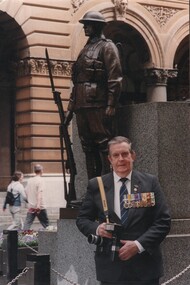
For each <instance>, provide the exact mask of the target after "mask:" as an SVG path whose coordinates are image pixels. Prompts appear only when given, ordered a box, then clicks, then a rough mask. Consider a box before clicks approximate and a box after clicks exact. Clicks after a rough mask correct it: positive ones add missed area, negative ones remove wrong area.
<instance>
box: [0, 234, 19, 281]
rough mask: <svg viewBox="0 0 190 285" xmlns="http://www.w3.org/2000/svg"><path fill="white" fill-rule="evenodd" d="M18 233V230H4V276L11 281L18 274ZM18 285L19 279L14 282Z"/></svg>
mask: <svg viewBox="0 0 190 285" xmlns="http://www.w3.org/2000/svg"><path fill="white" fill-rule="evenodd" d="M17 256H18V234H17V231H9V230H4V231H3V278H4V280H5V279H6V280H7V281H11V280H12V279H14V278H15V277H16V276H17V274H18V269H17V266H18V263H17ZM14 285H17V281H15V282H14Z"/></svg>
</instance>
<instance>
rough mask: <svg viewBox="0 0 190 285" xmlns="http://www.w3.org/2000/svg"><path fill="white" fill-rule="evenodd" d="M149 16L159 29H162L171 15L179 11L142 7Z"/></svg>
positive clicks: (158, 7) (148, 6)
mask: <svg viewBox="0 0 190 285" xmlns="http://www.w3.org/2000/svg"><path fill="white" fill-rule="evenodd" d="M143 7H145V8H146V9H147V10H148V11H149V12H150V14H151V15H152V16H153V17H154V18H155V19H156V21H157V23H158V24H159V25H160V27H163V26H164V25H165V24H166V23H167V22H168V21H169V19H170V18H171V17H173V15H175V14H176V13H177V12H179V11H181V10H180V9H176V8H167V7H160V6H151V5H143Z"/></svg>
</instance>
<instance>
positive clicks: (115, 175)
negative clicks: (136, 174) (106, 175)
mask: <svg viewBox="0 0 190 285" xmlns="http://www.w3.org/2000/svg"><path fill="white" fill-rule="evenodd" d="M131 175H132V171H131V172H130V173H129V174H128V175H127V176H126V178H127V179H128V180H129V181H131ZM113 177H114V181H116V182H119V180H120V179H121V177H120V176H118V175H117V174H116V173H115V172H114V171H113Z"/></svg>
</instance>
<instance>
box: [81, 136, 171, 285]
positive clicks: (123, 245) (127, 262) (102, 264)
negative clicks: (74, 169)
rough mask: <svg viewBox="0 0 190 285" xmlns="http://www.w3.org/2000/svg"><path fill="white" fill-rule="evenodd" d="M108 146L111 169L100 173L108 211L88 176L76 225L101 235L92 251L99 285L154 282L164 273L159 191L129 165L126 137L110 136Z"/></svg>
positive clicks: (164, 225)
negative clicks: (85, 191)
mask: <svg viewBox="0 0 190 285" xmlns="http://www.w3.org/2000/svg"><path fill="white" fill-rule="evenodd" d="M108 149H109V161H110V163H111V166H112V168H113V171H112V172H110V173H108V174H105V175H103V176H102V181H103V185H104V190H105V196H106V201H107V208H108V210H107V213H106V211H105V203H103V204H102V200H101V195H100V189H99V184H98V181H97V178H93V179H91V180H90V181H89V184H88V188H87V193H86V197H85V198H84V201H83V204H82V206H81V208H80V211H79V215H78V217H77V220H76V225H77V227H78V229H79V230H80V231H81V232H82V233H83V234H84V235H85V236H87V237H88V239H89V237H91V239H89V240H91V241H92V237H93V239H94V238H96V240H97V238H99V237H100V238H101V242H100V243H99V242H98V245H97V247H96V252H95V263H96V274H97V280H99V281H100V282H101V285H106V284H110V285H119V284H123V285H132V284H133V285H158V284H159V279H160V277H161V276H162V275H163V262H162V254H161V250H160V243H161V242H162V241H163V240H164V239H165V237H166V235H167V234H168V233H169V230H170V223H171V219H170V214H169V209H168V205H167V202H166V199H165V196H164V193H163V192H162V190H161V187H160V184H159V181H158V179H157V177H156V176H154V175H152V174H148V173H143V172H139V171H137V170H133V162H134V160H135V158H136V155H135V152H134V150H133V149H132V147H131V142H130V140H129V139H127V138H125V137H121V136H119V137H115V138H113V139H112V140H111V141H109V143H108ZM123 180H124V181H123ZM123 187H124V188H123ZM123 189H124V190H125V191H124V192H125V193H124V196H121V197H120V195H121V193H120V190H122V191H123ZM122 195H123V193H122ZM120 199H121V201H120ZM103 205H104V206H103ZM106 215H107V219H108V220H107V219H106ZM108 221H109V223H108ZM110 224H111V225H114V229H111V230H110ZM115 237H116V238H117V243H116V244H115ZM94 243H95V244H96V242H94ZM113 245H114V247H113ZM113 251H114V252H113ZM113 253H114V259H113Z"/></svg>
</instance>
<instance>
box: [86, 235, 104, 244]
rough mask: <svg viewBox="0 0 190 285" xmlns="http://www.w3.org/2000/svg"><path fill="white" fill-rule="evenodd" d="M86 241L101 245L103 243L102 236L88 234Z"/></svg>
mask: <svg viewBox="0 0 190 285" xmlns="http://www.w3.org/2000/svg"><path fill="white" fill-rule="evenodd" d="M88 242H89V243H90V244H95V245H101V244H102V243H103V238H102V237H100V236H96V235H89V236H88Z"/></svg>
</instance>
